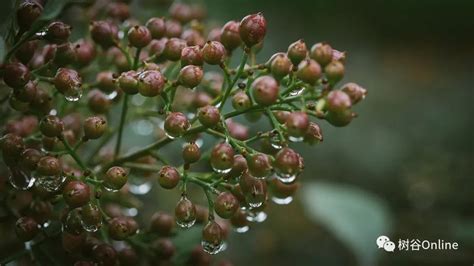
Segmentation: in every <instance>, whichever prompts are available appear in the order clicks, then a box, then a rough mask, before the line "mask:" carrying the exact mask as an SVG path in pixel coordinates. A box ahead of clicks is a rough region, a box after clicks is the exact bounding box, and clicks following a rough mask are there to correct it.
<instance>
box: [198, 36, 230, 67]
mask: <svg viewBox="0 0 474 266" xmlns="http://www.w3.org/2000/svg"><path fill="white" fill-rule="evenodd" d="M225 55H226V51H225V47H224V45H222V43H220V42H217V41H208V42H207V43H206V44H205V45H204V47H203V48H202V56H203V58H204V61H205V62H206V63H208V64H209V65H218V64H220V63H222V61H223V60H224V57H225Z"/></svg>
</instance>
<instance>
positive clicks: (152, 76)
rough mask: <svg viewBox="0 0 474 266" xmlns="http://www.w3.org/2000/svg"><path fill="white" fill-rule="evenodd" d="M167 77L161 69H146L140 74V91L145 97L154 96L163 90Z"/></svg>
mask: <svg viewBox="0 0 474 266" xmlns="http://www.w3.org/2000/svg"><path fill="white" fill-rule="evenodd" d="M164 86H165V78H164V77H163V75H162V74H161V72H160V71H157V70H146V71H144V72H142V73H140V74H139V75H138V92H139V93H140V94H141V95H143V96H145V97H154V96H157V95H158V94H160V93H161V92H162V91H163V88H164Z"/></svg>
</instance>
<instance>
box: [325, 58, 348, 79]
mask: <svg viewBox="0 0 474 266" xmlns="http://www.w3.org/2000/svg"><path fill="white" fill-rule="evenodd" d="M324 73H326V78H327V79H328V80H329V82H331V83H336V82H338V81H340V80H341V79H342V78H343V77H344V64H343V63H341V62H340V61H332V62H331V63H329V64H328V65H327V66H326V67H325V68H324Z"/></svg>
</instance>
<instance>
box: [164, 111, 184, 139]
mask: <svg viewBox="0 0 474 266" xmlns="http://www.w3.org/2000/svg"><path fill="white" fill-rule="evenodd" d="M190 126H191V124H190V123H189V121H188V119H187V118H186V116H185V115H184V114H183V113H180V112H174V113H170V114H168V116H167V117H166V119H165V124H164V129H165V131H166V134H167V135H168V137H170V138H177V137H181V136H182V135H184V133H186V131H187V130H188V129H189V127H190Z"/></svg>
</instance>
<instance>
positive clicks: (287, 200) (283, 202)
mask: <svg viewBox="0 0 474 266" xmlns="http://www.w3.org/2000/svg"><path fill="white" fill-rule="evenodd" d="M272 201H273V202H274V203H275V204H278V205H288V204H290V203H291V202H292V201H293V197H292V196H288V197H286V198H277V197H272Z"/></svg>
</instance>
